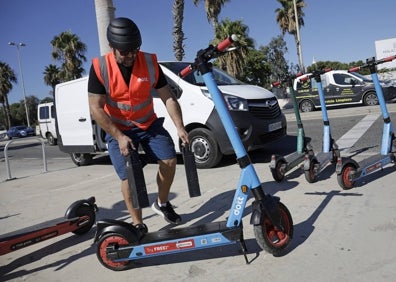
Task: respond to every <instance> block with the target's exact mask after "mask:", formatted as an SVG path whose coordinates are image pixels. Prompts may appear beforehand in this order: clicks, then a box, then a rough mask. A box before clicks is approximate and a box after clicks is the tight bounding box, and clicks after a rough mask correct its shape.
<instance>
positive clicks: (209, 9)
mask: <svg viewBox="0 0 396 282" xmlns="http://www.w3.org/2000/svg"><path fill="white" fill-rule="evenodd" d="M201 1H204V4H205V11H206V17H207V18H208V21H209V22H210V23H211V24H212V26H213V28H214V30H215V32H216V30H217V27H218V26H219V15H220V12H221V8H222V7H223V6H224V5H225V3H227V2H229V0H194V5H195V6H198V4H199V3H200V2H201Z"/></svg>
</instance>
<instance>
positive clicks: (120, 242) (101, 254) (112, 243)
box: [96, 233, 130, 271]
mask: <svg viewBox="0 0 396 282" xmlns="http://www.w3.org/2000/svg"><path fill="white" fill-rule="evenodd" d="M128 244H129V242H128V240H127V239H125V237H124V236H122V235H120V234H117V233H108V234H105V235H103V236H102V237H101V238H100V239H99V241H98V245H97V249H96V256H97V257H98V260H99V261H100V263H101V264H102V265H103V266H104V267H106V268H108V269H111V270H114V271H121V270H125V269H126V268H128V266H129V264H130V261H120V262H115V261H113V260H111V259H110V258H109V257H108V256H107V251H108V250H109V249H111V248H113V249H114V250H117V249H118V248H119V247H121V246H124V245H128Z"/></svg>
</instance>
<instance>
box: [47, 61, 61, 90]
mask: <svg viewBox="0 0 396 282" xmlns="http://www.w3.org/2000/svg"><path fill="white" fill-rule="evenodd" d="M59 73H60V69H59V68H58V67H57V66H56V65H53V64H50V65H48V66H46V67H45V70H44V72H43V74H44V83H45V84H47V85H49V86H51V88H52V97H54V98H55V86H56V85H57V84H58V83H60V79H59Z"/></svg>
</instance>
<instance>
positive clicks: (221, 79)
mask: <svg viewBox="0 0 396 282" xmlns="http://www.w3.org/2000/svg"><path fill="white" fill-rule="evenodd" d="M190 64H191V63H189V62H160V65H161V66H164V67H166V68H167V69H169V70H171V71H172V72H173V73H175V74H176V75H178V74H179V73H180V71H181V70H183V69H184V68H186V67H187V66H189V65H190ZM212 73H213V77H214V79H215V81H216V84H217V85H241V84H244V83H243V82H242V81H239V80H238V79H236V78H234V77H232V76H231V75H229V74H228V73H226V72H225V71H222V70H220V69H218V68H216V67H213V71H212ZM183 79H184V80H185V81H187V82H188V83H191V84H194V85H197V86H205V83H204V81H203V78H202V75H201V74H200V73H199V72H198V71H197V70H195V71H194V72H192V73H190V74H189V75H187V76H185V77H184V78H183Z"/></svg>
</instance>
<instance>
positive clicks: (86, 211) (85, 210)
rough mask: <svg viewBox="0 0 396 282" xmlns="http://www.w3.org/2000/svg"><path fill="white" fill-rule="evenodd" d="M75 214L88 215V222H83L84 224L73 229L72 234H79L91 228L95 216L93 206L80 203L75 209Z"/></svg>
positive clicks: (79, 215)
mask: <svg viewBox="0 0 396 282" xmlns="http://www.w3.org/2000/svg"><path fill="white" fill-rule="evenodd" d="M76 216H78V217H82V216H88V222H86V223H84V225H82V226H81V227H80V228H78V229H77V230H74V231H73V233H74V234H76V235H81V234H84V233H87V232H88V231H89V230H91V228H92V226H93V225H94V223H95V217H96V216H95V210H94V207H91V206H87V205H81V206H79V207H78V208H77V210H76Z"/></svg>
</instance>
